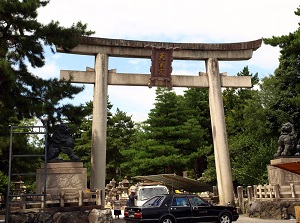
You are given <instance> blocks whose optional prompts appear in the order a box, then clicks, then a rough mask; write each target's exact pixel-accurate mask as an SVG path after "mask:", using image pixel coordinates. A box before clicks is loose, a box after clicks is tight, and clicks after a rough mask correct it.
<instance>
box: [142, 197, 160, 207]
mask: <svg viewBox="0 0 300 223" xmlns="http://www.w3.org/2000/svg"><path fill="white" fill-rule="evenodd" d="M163 198H164V197H163V196H154V197H152V198H150V199H149V200H148V201H146V202H145V203H144V204H143V205H142V206H143V207H146V206H148V207H149V206H160V205H161V203H162V201H163V200H164V199H163Z"/></svg>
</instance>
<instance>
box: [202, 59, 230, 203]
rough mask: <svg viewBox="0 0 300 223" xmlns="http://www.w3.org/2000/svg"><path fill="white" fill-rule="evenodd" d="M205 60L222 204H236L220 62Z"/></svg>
mask: <svg viewBox="0 0 300 223" xmlns="http://www.w3.org/2000/svg"><path fill="white" fill-rule="evenodd" d="M205 62H206V73H207V76H208V86H209V87H208V89H209V108H210V117H211V128H212V135H213V141H214V153H215V163H216V174H217V181H218V192H219V198H220V204H227V203H229V202H230V204H234V192H233V183H232V176H231V166H230V158H229V149H228V142H227V132H226V125H225V115H224V106H223V99H222V86H221V77H220V73H219V64H218V60H217V59H216V58H209V59H208V60H206V61H205Z"/></svg>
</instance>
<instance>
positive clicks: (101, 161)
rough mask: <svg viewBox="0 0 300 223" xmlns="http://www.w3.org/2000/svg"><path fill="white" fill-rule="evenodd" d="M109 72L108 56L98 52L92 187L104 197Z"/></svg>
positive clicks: (96, 61) (94, 104)
mask: <svg viewBox="0 0 300 223" xmlns="http://www.w3.org/2000/svg"><path fill="white" fill-rule="evenodd" d="M107 73H108V56H107V54H100V53H98V54H97V55H96V57H95V77H94V78H95V82H94V99H93V124H92V150H91V181H90V189H91V190H97V189H98V190H101V196H102V198H104V197H105V191H104V190H103V188H105V180H103V179H105V173H106V130H107V86H108V84H107V76H108V75H107ZM102 202H103V199H102Z"/></svg>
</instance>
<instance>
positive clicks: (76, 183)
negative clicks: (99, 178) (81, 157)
mask: <svg viewBox="0 0 300 223" xmlns="http://www.w3.org/2000/svg"><path fill="white" fill-rule="evenodd" d="M46 168H47V177H46V193H47V194H59V193H61V192H65V193H78V191H80V190H82V191H86V189H87V170H86V168H83V163H82V162H55V163H47V167H46ZM43 190H44V163H42V164H41V168H40V169H37V171H36V193H37V194H41V193H42V192H43Z"/></svg>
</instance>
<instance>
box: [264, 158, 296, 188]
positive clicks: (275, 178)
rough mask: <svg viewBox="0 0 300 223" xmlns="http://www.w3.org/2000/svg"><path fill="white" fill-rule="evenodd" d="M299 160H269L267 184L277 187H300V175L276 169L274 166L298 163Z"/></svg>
mask: <svg viewBox="0 0 300 223" xmlns="http://www.w3.org/2000/svg"><path fill="white" fill-rule="evenodd" d="M298 162H300V158H293V157H291V158H278V159H274V160H271V165H269V166H268V179H269V184H278V185H279V186H286V185H290V184H291V183H292V184H294V185H300V175H298V174H295V173H293V172H290V171H287V170H284V169H281V168H278V167H276V165H279V166H280V164H286V163H298Z"/></svg>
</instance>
